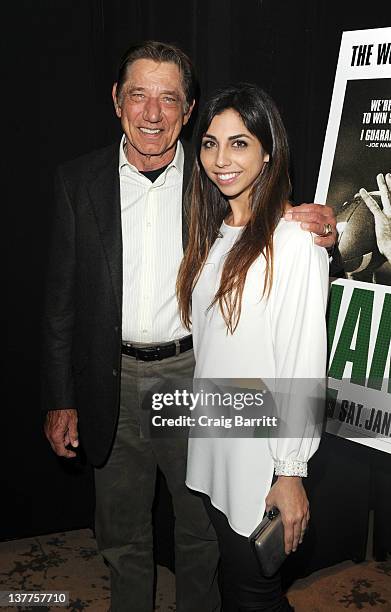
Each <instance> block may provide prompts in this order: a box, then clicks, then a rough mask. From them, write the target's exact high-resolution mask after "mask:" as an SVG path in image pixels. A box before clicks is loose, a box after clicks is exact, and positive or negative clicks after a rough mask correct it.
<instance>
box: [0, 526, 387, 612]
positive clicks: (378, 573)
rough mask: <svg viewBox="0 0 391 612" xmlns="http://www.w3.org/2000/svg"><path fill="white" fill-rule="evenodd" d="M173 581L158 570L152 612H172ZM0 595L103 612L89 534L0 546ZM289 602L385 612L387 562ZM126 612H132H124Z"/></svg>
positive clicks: (303, 610)
mask: <svg viewBox="0 0 391 612" xmlns="http://www.w3.org/2000/svg"><path fill="white" fill-rule="evenodd" d="M174 589H175V579H174V576H173V575H172V574H171V572H170V571H169V570H167V569H166V568H164V567H159V568H158V586H157V594H156V608H155V609H156V611H158V612H174V611H175V609H176V607H175V594H174ZM0 590H22V591H23V590H29V591H41V592H42V591H45V590H46V591H47V590H50V591H69V594H70V603H69V606H67V607H66V608H64V607H63V608H59V607H54V606H52V607H47V606H40V607H28V606H27V607H26V606H24V607H17V606H14V607H2V608H1V609H2V610H9V611H10V612H12V611H13V612H15V610H23V611H25V610H26V611H27V610H33V611H34V610H35V611H36V612H37V611H38V610H42V611H44V610H61V609H63V610H64V609H67V610H71V611H72V612H76V611H77V612H78V611H83V610H91V611H93V612H107V611H108V609H109V600H110V584H109V575H108V571H107V568H106V566H105V565H104V563H103V561H102V560H101V558H100V556H99V555H98V553H97V551H96V546H95V542H94V539H93V537H92V533H91V531H90V530H87V529H84V530H80V531H71V532H67V533H57V534H52V535H47V536H40V537H36V538H28V539H24V540H14V541H10V542H3V543H0ZM288 596H289V600H290V602H291V603H292V604H293V605H294V606H295V609H296V612H338V611H342V610H348V611H349V612H353V611H355V610H364V611H365V610H371V611H373V612H380V611H382V612H391V560H388V561H386V562H383V563H376V562H374V561H373V562H365V563H361V564H359V565H355V564H353V563H351V562H346V563H342V564H340V565H337V566H334V567H332V568H328V569H327V570H322V571H320V572H316V573H315V574H312V575H311V576H310V577H308V578H305V579H303V580H299V581H297V582H296V583H295V584H294V585H293V587H292V588H291V589H290V591H289V593H288ZM129 612H137V610H134V611H133V610H131V608H130V609H129Z"/></svg>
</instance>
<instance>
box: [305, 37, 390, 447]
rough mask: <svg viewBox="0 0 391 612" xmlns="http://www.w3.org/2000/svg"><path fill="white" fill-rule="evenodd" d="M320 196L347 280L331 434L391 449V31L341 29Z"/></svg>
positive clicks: (335, 354) (336, 305) (334, 318)
mask: <svg viewBox="0 0 391 612" xmlns="http://www.w3.org/2000/svg"><path fill="white" fill-rule="evenodd" d="M315 201H317V202H326V203H327V204H328V205H330V206H332V207H333V208H334V210H335V214H336V218H337V228H338V233H339V238H338V251H339V255H338V257H337V258H336V261H334V270H337V271H338V276H339V277H342V278H341V279H339V280H337V281H334V283H333V284H332V287H331V293H330V302H329V319H328V333H329V350H330V357H329V373H328V374H329V378H328V387H329V389H328V422H327V431H329V432H330V433H334V434H336V435H339V436H342V437H346V438H349V439H352V440H354V441H356V442H360V443H362V444H366V445H367V446H371V447H373V448H377V449H380V450H384V451H386V452H389V453H391V383H390V380H391V376H390V344H391V342H390V340H391V28H381V29H376V30H360V31H355V32H344V33H343V36H342V42H341V48H340V54H339V59H338V66H337V72H336V77H335V83H334V91H333V97H332V102H331V107H330V115H329V121H328V127H327V132H326V138H325V144H324V149H323V155H322V162H321V168H320V172H319V177H318V185H317V190H316V196H315ZM345 279H346V280H345ZM369 283H370V284H369Z"/></svg>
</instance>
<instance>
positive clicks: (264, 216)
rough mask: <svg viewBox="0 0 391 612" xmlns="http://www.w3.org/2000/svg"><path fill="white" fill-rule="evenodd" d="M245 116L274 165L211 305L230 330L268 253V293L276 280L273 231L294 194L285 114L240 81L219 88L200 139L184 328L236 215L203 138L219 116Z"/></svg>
mask: <svg viewBox="0 0 391 612" xmlns="http://www.w3.org/2000/svg"><path fill="white" fill-rule="evenodd" d="M228 109H233V110H235V111H236V112H237V113H239V115H240V117H241V118H242V121H243V123H244V125H245V126H246V128H247V129H248V131H249V132H251V134H253V135H254V136H256V138H257V139H258V140H259V141H260V143H261V144H262V147H263V149H264V150H265V151H266V152H267V153H269V157H270V159H269V162H268V163H266V164H264V166H263V169H262V171H261V172H260V174H259V176H258V177H257V179H256V181H255V182H254V185H253V188H252V190H251V194H250V208H251V217H250V220H249V222H248V223H247V225H246V226H245V228H244V229H243V231H242V233H241V235H240V238H239V239H238V240H237V241H236V242H235V244H234V246H233V247H232V249H231V250H230V252H229V253H228V255H227V258H226V260H225V263H224V266H223V270H222V275H221V282H220V287H219V289H218V291H217V293H216V295H215V296H214V299H213V301H212V303H211V306H213V305H214V304H216V303H218V304H219V307H220V309H221V312H222V315H223V317H224V320H225V322H226V324H227V328H228V330H229V331H230V332H231V333H233V332H234V331H235V329H236V327H237V325H238V322H239V319H240V313H241V303H242V295H243V289H244V284H245V281H246V275H247V271H248V269H249V268H250V266H251V264H252V263H253V262H254V261H255V260H256V259H257V257H259V255H260V254H262V255H263V256H264V257H265V260H266V275H265V280H264V286H263V293H264V294H265V292H270V288H271V284H272V280H273V232H274V230H275V228H276V226H277V224H278V222H279V220H280V219H281V217H282V215H283V214H284V209H285V206H286V203H287V200H288V197H289V195H290V190H291V186H290V180H289V174H288V166H289V148H288V141H287V136H286V132H285V128H284V125H283V123H282V120H281V117H280V113H279V112H278V109H277V107H276V105H275V104H274V102H273V100H272V99H271V98H270V97H269V96H268V95H267V94H266V93H265V92H264V91H263V90H262V89H260V88H259V87H258V86H257V85H253V84H250V83H238V84H235V85H230V86H228V87H225V88H223V89H221V90H219V91H218V92H217V93H215V94H214V96H213V97H212V98H211V99H210V100H209V101H208V102H207V103H206V104H205V107H204V110H203V112H202V114H201V116H200V119H199V124H198V129H197V135H196V152H197V155H196V160H195V163H194V168H193V174H192V178H191V182H190V186H189V191H188V196H189V206H190V228H189V242H188V245H187V249H186V252H185V255H184V258H183V261H182V264H181V266H180V269H179V275H178V280H177V295H178V300H179V308H180V314H181V318H182V321H183V323H184V325H185V326H186V327H187V328H189V327H190V325H191V296H192V292H193V289H194V286H195V284H196V282H197V280H198V278H199V275H200V273H201V270H202V267H203V265H204V263H205V261H206V259H207V257H208V254H209V251H210V249H211V247H212V245H213V243H214V241H215V240H216V238H217V236H218V233H219V229H220V226H221V223H222V222H223V219H224V218H225V217H226V216H227V214H228V212H229V211H230V206H229V204H228V201H227V199H226V198H225V197H224V196H223V195H222V193H221V192H220V191H219V189H218V187H216V185H215V184H214V183H213V182H212V181H211V180H210V179H209V178H208V177H207V175H206V173H205V171H204V169H203V167H202V164H201V161H200V153H201V146H202V138H203V136H204V134H206V133H207V131H208V128H209V126H210V124H211V122H212V119H213V117H215V116H216V115H219V114H221V113H222V112H224V111H225V110H228ZM260 154H261V152H260Z"/></svg>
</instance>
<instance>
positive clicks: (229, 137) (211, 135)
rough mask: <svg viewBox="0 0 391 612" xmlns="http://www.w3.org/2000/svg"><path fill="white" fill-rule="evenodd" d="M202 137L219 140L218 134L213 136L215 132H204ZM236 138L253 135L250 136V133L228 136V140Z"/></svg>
mask: <svg viewBox="0 0 391 612" xmlns="http://www.w3.org/2000/svg"><path fill="white" fill-rule="evenodd" d="M202 138H210V139H211V140H216V141H217V138H216V136H213V134H204V135H203V137H202ZM236 138H251V136H249V134H235V135H234V136H228V140H235V139H236Z"/></svg>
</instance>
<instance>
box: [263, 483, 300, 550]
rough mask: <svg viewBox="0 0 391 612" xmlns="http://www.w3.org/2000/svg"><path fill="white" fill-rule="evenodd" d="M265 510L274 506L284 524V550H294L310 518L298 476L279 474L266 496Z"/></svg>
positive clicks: (267, 510)
mask: <svg viewBox="0 0 391 612" xmlns="http://www.w3.org/2000/svg"><path fill="white" fill-rule="evenodd" d="M265 501H266V512H269V510H271V509H272V507H273V506H276V507H277V508H278V509H279V511H280V513H281V518H282V523H283V525H284V539H285V552H286V554H287V555H289V553H290V552H291V551H293V552H295V551H296V549H297V546H298V544H301V543H302V541H303V537H304V533H305V530H306V528H307V524H308V521H309V520H310V512H309V503H308V499H307V494H306V492H305V489H304V487H303V484H302V482H301V478H300V477H299V476H279V477H278V479H277V482H275V483H274V485H273V486H272V488H271V489H270V491H269V494H268V496H267V497H266V500H265Z"/></svg>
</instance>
